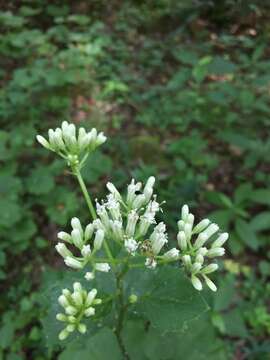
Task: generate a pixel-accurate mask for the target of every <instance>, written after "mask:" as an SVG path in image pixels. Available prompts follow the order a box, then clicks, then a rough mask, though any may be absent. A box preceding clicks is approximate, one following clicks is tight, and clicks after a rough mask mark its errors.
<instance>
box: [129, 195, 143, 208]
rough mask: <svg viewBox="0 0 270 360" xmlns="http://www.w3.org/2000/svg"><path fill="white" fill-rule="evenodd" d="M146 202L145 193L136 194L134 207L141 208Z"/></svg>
mask: <svg viewBox="0 0 270 360" xmlns="http://www.w3.org/2000/svg"><path fill="white" fill-rule="evenodd" d="M145 203H146V198H145V195H144V194H140V195H138V196H136V198H135V199H134V201H133V204H132V207H133V209H140V208H141V207H142V206H143V205H144V204H145Z"/></svg>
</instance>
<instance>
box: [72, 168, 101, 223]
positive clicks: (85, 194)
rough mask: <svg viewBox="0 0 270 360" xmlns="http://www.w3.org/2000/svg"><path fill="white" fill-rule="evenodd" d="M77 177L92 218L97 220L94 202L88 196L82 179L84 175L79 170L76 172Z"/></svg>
mask: <svg viewBox="0 0 270 360" xmlns="http://www.w3.org/2000/svg"><path fill="white" fill-rule="evenodd" d="M74 173H75V175H76V176H77V179H78V182H79V184H80V187H81V190H82V193H83V195H84V198H85V201H86V203H87V205H88V208H89V211H90V214H91V216H92V218H93V219H96V218H97V214H96V211H95V208H94V206H93V203H92V200H91V198H90V196H89V194H88V191H87V189H86V186H85V183H84V181H83V178H82V175H81V172H80V170H79V169H76V170H75V172H74Z"/></svg>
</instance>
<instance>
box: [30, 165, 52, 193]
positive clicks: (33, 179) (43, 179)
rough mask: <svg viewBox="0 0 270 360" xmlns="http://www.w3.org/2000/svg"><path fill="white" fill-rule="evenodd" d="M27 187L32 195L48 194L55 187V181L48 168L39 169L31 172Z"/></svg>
mask: <svg viewBox="0 0 270 360" xmlns="http://www.w3.org/2000/svg"><path fill="white" fill-rule="evenodd" d="M26 186H27V189H28V191H29V192H30V193H31V194H35V195H40V194H48V193H49V192H50V191H51V190H52V189H53V187H54V179H53V176H52V175H51V174H50V173H49V171H48V169H47V168H46V167H38V168H36V169H34V170H33V171H32V172H31V174H30V177H29V179H28V181H27V183H26Z"/></svg>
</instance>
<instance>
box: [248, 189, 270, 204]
mask: <svg viewBox="0 0 270 360" xmlns="http://www.w3.org/2000/svg"><path fill="white" fill-rule="evenodd" d="M250 198H251V200H253V201H254V202H256V203H259V204H264V205H270V190H268V189H258V190H254V191H253V192H252V194H251V196H250Z"/></svg>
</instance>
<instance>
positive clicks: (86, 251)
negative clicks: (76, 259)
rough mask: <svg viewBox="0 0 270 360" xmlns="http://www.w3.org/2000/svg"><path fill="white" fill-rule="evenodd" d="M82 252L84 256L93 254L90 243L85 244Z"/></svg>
mask: <svg viewBox="0 0 270 360" xmlns="http://www.w3.org/2000/svg"><path fill="white" fill-rule="evenodd" d="M81 254H82V256H83V257H84V258H87V257H89V256H90V255H91V248H90V245H83V247H82V250H81Z"/></svg>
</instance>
